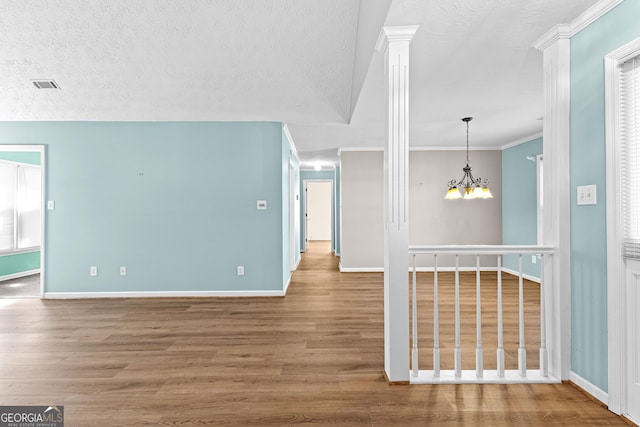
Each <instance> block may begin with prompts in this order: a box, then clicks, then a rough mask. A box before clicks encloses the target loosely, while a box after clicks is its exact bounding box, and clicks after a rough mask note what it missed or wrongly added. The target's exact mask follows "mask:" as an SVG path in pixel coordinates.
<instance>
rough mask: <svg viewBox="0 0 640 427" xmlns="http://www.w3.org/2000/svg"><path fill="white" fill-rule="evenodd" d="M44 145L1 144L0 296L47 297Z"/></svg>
mask: <svg viewBox="0 0 640 427" xmlns="http://www.w3.org/2000/svg"><path fill="white" fill-rule="evenodd" d="M44 161H45V156H44V146H42V145H0V177H1V179H0V298H43V297H44V289H45V287H44V280H43V277H44V275H43V267H44V234H45V233H44V188H45V186H44V182H45V179H44V177H45V173H44V169H45V165H44Z"/></svg>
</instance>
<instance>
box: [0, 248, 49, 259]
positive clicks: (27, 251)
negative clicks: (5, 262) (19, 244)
mask: <svg viewBox="0 0 640 427" xmlns="http://www.w3.org/2000/svg"><path fill="white" fill-rule="evenodd" d="M40 250H41V247H40V246H34V247H31V248H24V249H15V250H12V251H6V252H0V258H2V257H5V256H12V255H22V254H30V253H33V252H40Z"/></svg>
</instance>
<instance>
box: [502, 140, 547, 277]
mask: <svg viewBox="0 0 640 427" xmlns="http://www.w3.org/2000/svg"><path fill="white" fill-rule="evenodd" d="M541 153H542V138H537V139H534V140H532V141H529V142H525V143H523V144H519V145H516V146H514V147H511V148H507V149H505V150H503V151H502V243H503V244H504V245H535V244H536V243H537V241H538V207H537V204H538V202H537V189H538V185H537V165H536V163H535V162H532V161H531V160H528V159H527V156H534V157H535V156H536V155H538V154H541ZM504 266H505V267H507V268H510V269H512V270H515V271H518V258H517V257H516V256H505V257H504ZM522 271H523V272H524V273H525V274H528V275H530V276H533V277H537V278H540V263H539V262H538V263H536V264H533V263H532V262H531V256H523V258H522Z"/></svg>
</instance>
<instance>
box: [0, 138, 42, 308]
mask: <svg viewBox="0 0 640 427" xmlns="http://www.w3.org/2000/svg"><path fill="white" fill-rule="evenodd" d="M0 151H2V152H16V151H20V152H32V153H33V152H35V153H40V184H41V189H42V190H41V194H40V298H41V299H44V297H45V295H44V293H45V289H46V286H45V259H46V257H45V248H46V241H45V236H46V235H47V233H45V224H46V221H45V216H46V202H45V201H46V194H47V186H46V183H47V180H46V176H47V169H46V158H47V156H46V146H45V145H18V144H9V145H4V144H0Z"/></svg>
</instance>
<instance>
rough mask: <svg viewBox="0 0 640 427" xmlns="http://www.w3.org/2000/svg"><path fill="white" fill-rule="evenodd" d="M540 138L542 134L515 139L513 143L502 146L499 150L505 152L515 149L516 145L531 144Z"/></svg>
mask: <svg viewBox="0 0 640 427" xmlns="http://www.w3.org/2000/svg"><path fill="white" fill-rule="evenodd" d="M538 138H542V132H538V133H534V134H533V135H530V136H525V137H524V138H520V139H516V140H515V141H513V142H510V143H508V144H505V145H503V146H502V147H500V149H501V150H506V149H507V148H511V147H515V146H516V145H520V144H524V143H525V142H531V141H533V140H534V139H538Z"/></svg>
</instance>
